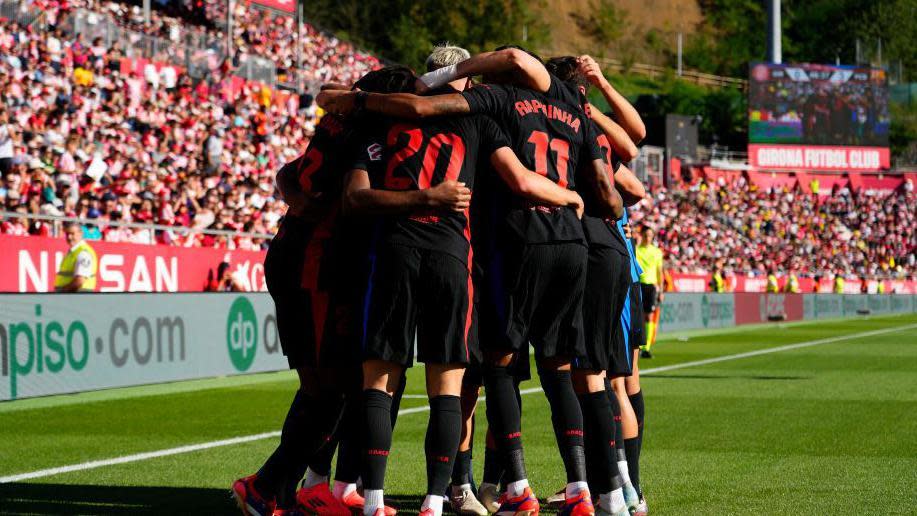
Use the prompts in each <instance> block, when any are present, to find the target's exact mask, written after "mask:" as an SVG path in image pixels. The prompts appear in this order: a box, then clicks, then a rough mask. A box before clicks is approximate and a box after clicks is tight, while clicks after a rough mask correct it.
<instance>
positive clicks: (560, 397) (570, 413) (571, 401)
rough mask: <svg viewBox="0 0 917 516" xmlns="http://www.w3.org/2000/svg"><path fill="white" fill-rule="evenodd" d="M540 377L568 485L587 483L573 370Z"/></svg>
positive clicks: (550, 373)
mask: <svg viewBox="0 0 917 516" xmlns="http://www.w3.org/2000/svg"><path fill="white" fill-rule="evenodd" d="M539 374H540V376H541V387H542V388H543V389H544V393H545V396H547V398H548V403H550V404H551V422H552V423H553V424H554V436H555V437H556V438H557V446H558V448H559V449H560V456H561V459H563V461H564V468H565V469H566V470H567V482H568V483H569V482H583V481H585V480H586V452H585V446H584V442H583V434H584V432H583V412H582V410H581V409H580V405H579V400H577V399H576V392H575V391H574V390H573V380H572V378H571V375H570V371H546V370H543V371H540V372H539ZM489 401H490V400H489V399H488V403H489Z"/></svg>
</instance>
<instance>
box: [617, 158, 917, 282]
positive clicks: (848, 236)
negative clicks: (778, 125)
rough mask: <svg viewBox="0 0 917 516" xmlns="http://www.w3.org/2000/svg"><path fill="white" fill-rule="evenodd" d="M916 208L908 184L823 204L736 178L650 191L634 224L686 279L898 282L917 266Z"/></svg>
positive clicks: (827, 198)
mask: <svg viewBox="0 0 917 516" xmlns="http://www.w3.org/2000/svg"><path fill="white" fill-rule="evenodd" d="M915 201H917V199H915V194H914V185H913V183H912V182H911V181H910V180H907V181H905V182H904V183H903V184H902V186H901V187H900V188H897V189H895V190H868V189H866V188H860V189H857V190H851V189H850V188H847V187H839V186H835V187H834V188H832V189H830V190H829V191H828V192H826V194H825V195H819V194H818V193H813V192H812V191H811V190H810V191H808V192H806V191H804V190H803V188H802V187H801V186H800V185H799V184H798V183H797V184H796V185H795V187H784V186H780V185H777V186H772V187H770V188H760V187H758V186H757V185H755V184H754V183H750V182H749V181H748V180H747V179H746V178H745V176H743V175H735V176H733V178H732V179H731V180H728V181H727V179H726V178H725V177H723V176H721V177H719V178H718V179H716V180H713V181H709V182H708V181H700V182H697V183H695V184H693V185H692V186H690V187H689V188H687V189H685V190H666V189H665V188H656V189H654V191H653V192H652V195H651V197H650V198H649V199H647V200H645V201H643V202H641V204H640V205H639V206H638V207H637V208H636V209H635V210H633V220H634V222H635V224H637V225H649V226H651V227H653V228H656V229H657V239H658V241H659V244H660V246H661V247H662V248H663V250H664V251H665V253H666V256H667V258H668V263H669V264H670V266H671V267H673V268H674V269H675V270H676V271H679V272H683V273H689V274H701V273H705V272H707V271H710V270H713V269H714V268H719V269H721V270H725V271H727V272H729V273H733V274H746V275H764V274H766V271H767V270H768V269H769V268H773V270H775V271H778V272H789V271H793V272H795V273H797V274H799V275H806V276H809V277H814V276H825V275H833V274H834V273H837V272H840V273H844V274H848V275H857V276H868V277H870V278H872V277H881V278H893V277H894V278H904V277H909V276H911V275H912V274H913V271H914V268H915V265H917V233H915V231H914V227H915V222H917V215H915V212H914V209H913V207H914V205H915Z"/></svg>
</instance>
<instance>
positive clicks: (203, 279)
mask: <svg viewBox="0 0 917 516" xmlns="http://www.w3.org/2000/svg"><path fill="white" fill-rule="evenodd" d="M89 244H90V245H92V247H93V248H94V249H95V251H96V253H98V255H99V273H98V278H99V282H98V290H99V292H201V291H203V290H204V287H205V286H206V285H207V284H208V283H209V282H210V279H212V277H213V275H215V274H216V270H217V267H218V266H219V265H220V263H222V262H228V263H229V264H230V269H229V270H230V272H231V273H232V275H233V278H234V279H235V280H236V283H237V284H238V285H240V286H241V287H242V288H243V289H244V290H245V291H265V290H267V287H266V284H265V282H264V265H263V264H264V256H265V254H266V253H265V252H264V251H246V250H241V249H236V250H228V249H218V248H207V247H179V246H169V245H143V244H130V243H119V242H99V241H92V242H89ZM0 249H3V251H4V252H3V253H0V292H19V293H38V292H50V291H52V290H53V285H54V274H55V272H56V271H57V266H58V265H59V264H60V261H61V259H63V257H64V255H65V254H66V253H67V243H66V242H65V241H64V239H62V238H48V237H39V236H14V235H5V234H0ZM710 278H711V274H710V273H706V274H687V273H680V272H676V273H674V274H673V278H672V279H673V282H672V286H673V288H674V291H675V292H704V291H706V290H707V285H708V284H709V283H710ZM726 282H727V286H728V290H729V291H731V292H764V291H765V289H766V287H767V278H765V277H764V276H745V275H733V276H729V277H727V278H726ZM785 282H786V278H785V277H780V279H779V285H780V287H781V288H783V285H784V283H785ZM883 282H884V284H885V285H884V286H885V292H895V293H897V294H917V281H914V280H883ZM799 287H800V289H801V290H802V291H803V292H815V291H816V290H817V291H819V292H831V289H832V288H833V283H832V278H830V277H825V278H822V280H821V282H820V283H819V284H818V285H816V284H815V280H814V279H813V278H810V277H800V278H799ZM860 287H861V283H860V280H858V279H854V278H849V279H848V280H847V282H846V284H845V286H844V290H845V292H846V293H848V294H858V293H859V292H860ZM867 287H868V290H869V291H870V292H876V291H877V290H878V281H877V280H870V281H868V285H867Z"/></svg>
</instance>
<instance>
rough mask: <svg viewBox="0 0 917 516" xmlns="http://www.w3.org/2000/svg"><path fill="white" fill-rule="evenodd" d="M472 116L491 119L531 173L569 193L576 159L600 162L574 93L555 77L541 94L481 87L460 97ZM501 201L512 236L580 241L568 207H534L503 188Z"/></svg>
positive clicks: (580, 231)
mask: <svg viewBox="0 0 917 516" xmlns="http://www.w3.org/2000/svg"><path fill="white" fill-rule="evenodd" d="M462 95H463V96H464V97H465V100H466V101H468V105H469V107H470V108H471V112H472V113H475V114H486V115H489V116H491V117H493V118H494V120H496V121H497V123H498V124H499V125H500V127H501V128H502V129H503V131H504V133H505V134H506V137H507V138H508V139H509V141H510V147H511V148H512V149H513V151H515V153H516V156H517V157H518V158H519V161H521V162H522V164H523V165H525V166H526V167H527V168H528V169H529V170H534V171H535V172H537V173H539V174H541V175H543V176H545V177H547V178H548V179H550V180H551V181H554V182H555V183H557V184H558V185H560V186H562V187H565V188H568V189H570V190H573V189H574V188H575V186H576V185H575V184H574V181H575V171H576V169H577V164H578V163H579V161H580V160H595V159H602V157H603V156H602V151H601V150H600V149H599V147H598V145H597V144H596V137H595V134H594V129H593V128H592V124H591V123H590V120H589V118H588V117H587V116H586V113H585V112H584V111H583V108H582V106H581V100H580V96H579V95H578V93H577V92H576V91H574V90H572V89H571V88H570V87H569V86H567V85H565V84H564V83H563V82H562V81H560V80H559V79H558V78H557V77H554V76H553V75H552V76H551V86H550V88H548V91H547V92H545V93H542V92H538V91H535V90H530V89H526V88H519V87H515V86H510V85H503V84H483V85H479V86H475V87H474V88H472V89H470V90H467V91H465V92H463V93H462ZM504 194H505V195H503V196H502V197H503V198H502V199H499V198H495V199H494V202H497V203H500V204H501V206H499V208H500V209H501V210H502V211H503V215H504V216H505V220H506V223H507V225H508V228H509V230H510V231H511V232H513V233H515V234H516V236H517V237H518V238H520V239H521V240H522V241H523V242H525V243H547V242H568V241H584V236H583V229H582V224H580V221H579V220H577V218H576V213H575V212H574V211H573V209H572V208H569V207H562V208H557V207H547V206H542V205H537V204H534V203H532V202H530V201H527V200H525V199H522V198H520V197H517V196H514V195H511V194H510V193H509V191H508V190H504Z"/></svg>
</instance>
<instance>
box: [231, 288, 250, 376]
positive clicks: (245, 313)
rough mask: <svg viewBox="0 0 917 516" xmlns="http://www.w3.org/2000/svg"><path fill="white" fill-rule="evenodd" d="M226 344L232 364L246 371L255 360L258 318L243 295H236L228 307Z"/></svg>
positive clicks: (237, 368)
mask: <svg viewBox="0 0 917 516" xmlns="http://www.w3.org/2000/svg"><path fill="white" fill-rule="evenodd" d="M226 344H227V346H228V347H229V359H230V360H231V361H232V365H233V366H235V368H236V370H238V371H240V372H242V371H247V370H248V368H249V367H251V366H252V362H254V361H255V350H256V349H258V319H257V318H256V317H255V308H254V307H253V306H252V304H251V302H250V301H249V300H248V299H246V298H244V297H241V296H240V297H237V298H236V300H235V301H233V303H232V306H230V307H229V317H228V318H227V319H226Z"/></svg>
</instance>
